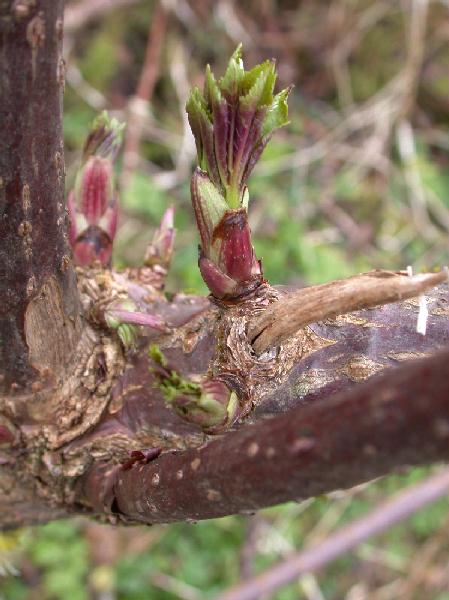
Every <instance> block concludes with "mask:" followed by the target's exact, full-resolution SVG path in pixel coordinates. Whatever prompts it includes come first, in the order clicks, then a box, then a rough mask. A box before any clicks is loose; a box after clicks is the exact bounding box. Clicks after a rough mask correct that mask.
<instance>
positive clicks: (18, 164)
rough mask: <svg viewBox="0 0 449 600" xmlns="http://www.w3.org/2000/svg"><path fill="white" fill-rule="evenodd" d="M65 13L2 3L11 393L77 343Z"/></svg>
mask: <svg viewBox="0 0 449 600" xmlns="http://www.w3.org/2000/svg"><path fill="white" fill-rule="evenodd" d="M62 10H63V1H62V0H57V1H54V0H38V1H37V2H30V1H25V0H22V1H17V0H15V1H9V2H8V1H3V2H1V3H0V97H1V110H0V131H1V136H0V237H1V245H0V270H1V276H0V286H1V287H0V297H1V299H2V301H1V305H0V364H1V365H2V366H1V375H2V381H1V382H0V390H1V391H3V392H5V393H6V392H9V391H10V390H11V386H12V387H13V389H14V390H15V391H18V390H19V389H23V388H24V387H25V386H26V385H28V384H29V383H30V382H31V381H33V380H35V379H36V378H37V377H38V376H39V371H42V370H43V369H45V368H46V367H55V368H56V367H58V366H61V365H63V364H64V363H65V361H66V360H67V358H68V355H69V354H70V352H71V351H72V350H73V347H74V344H75V342H76V331H75V325H74V321H73V319H75V317H76V314H77V305H76V292H75V290H74V277H73V272H72V271H71V269H70V268H69V267H70V252H69V251H68V249H67V242H66V227H65V219H66V214H65V208H64V153H63V146H62V129H61V111H62V92H63V87H64V61H63V59H62V55H61V48H62V36H63V21H62ZM47 303H51V304H52V306H51V307H48V309H47V308H46V307H45V305H46V304H47ZM47 315H48V316H49V317H50V318H48V317H47ZM64 327H65V332H64V339H62V332H63V331H64ZM44 330H46V331H47V333H48V334H49V335H48V339H47V340H42V337H43V336H42V333H43V331H44ZM67 338H68V339H67ZM70 342H72V343H70Z"/></svg>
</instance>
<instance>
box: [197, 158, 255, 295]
mask: <svg viewBox="0 0 449 600" xmlns="http://www.w3.org/2000/svg"><path fill="white" fill-rule="evenodd" d="M191 192H192V202H193V207H194V210H195V217H196V221H197V224H198V229H199V232H200V237H201V248H200V258H199V267H200V271H201V275H202V276H203V279H204V281H205V283H206V284H207V286H208V288H209V289H210V291H211V292H212V294H213V295H214V296H215V297H217V298H229V299H231V298H237V297H238V296H241V295H243V294H245V293H247V292H249V291H251V290H253V289H254V288H255V287H257V286H258V285H259V284H260V283H262V281H263V277H262V270H261V266H260V262H259V261H258V260H257V258H256V256H255V253H254V248H253V246H252V243H251V230H250V228H249V224H248V215H247V211H246V208H239V209H235V210H234V209H229V208H228V206H227V204H226V202H225V200H224V198H223V196H222V195H221V194H220V192H219V191H218V190H217V188H216V187H215V186H214V184H213V183H212V182H211V180H210V179H209V177H208V175H207V174H206V173H205V172H204V171H201V169H196V170H195V172H194V174H193V176H192V185H191Z"/></svg>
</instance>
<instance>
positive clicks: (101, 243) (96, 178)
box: [67, 113, 124, 266]
mask: <svg viewBox="0 0 449 600" xmlns="http://www.w3.org/2000/svg"><path fill="white" fill-rule="evenodd" d="M123 127H124V126H123V125H120V124H119V123H118V122H117V121H116V120H115V119H109V117H108V116H107V114H106V113H103V114H102V115H100V117H98V118H97V119H96V120H95V121H94V123H93V126H92V130H91V132H90V133H89V135H88V137H87V140H86V143H85V146H84V153H83V162H82V165H81V167H80V169H79V171H78V174H77V177H76V183H75V188H74V190H73V191H71V192H70V194H69V197H68V201H67V208H68V212H69V216H70V221H71V224H70V230H69V240H70V244H71V246H72V249H73V255H74V258H75V262H76V263H77V264H78V265H80V266H88V265H90V264H92V263H93V262H95V261H99V262H100V263H101V264H102V265H103V266H109V265H110V262H111V257H112V249H113V242H114V237H115V233H116V229H117V218H118V200H117V189H116V182H115V177H114V172H113V163H114V160H115V158H116V156H117V152H118V149H119V148H120V144H121V139H122V130H123Z"/></svg>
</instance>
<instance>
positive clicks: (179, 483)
mask: <svg viewBox="0 0 449 600" xmlns="http://www.w3.org/2000/svg"><path fill="white" fill-rule="evenodd" d="M448 360H449V351H448V350H446V351H444V352H441V353H439V354H437V355H435V356H433V357H431V358H429V359H425V360H422V361H412V362H410V363H408V364H407V365H404V366H403V367H401V368H399V369H397V370H393V371H389V372H386V373H385V374H383V375H382V376H380V377H376V378H375V379H372V380H371V381H369V382H367V383H365V384H361V385H360V386H357V387H356V388H355V389H353V390H352V391H351V392H348V393H344V394H340V395H338V396H336V397H332V398H329V399H327V400H323V401H320V402H316V403H313V404H310V405H308V406H303V407H298V408H296V409H294V410H290V411H288V412H287V413H285V414H282V415H279V416H276V417H273V418H272V419H268V420H264V421H262V422H260V423H258V424H256V425H253V426H248V427H245V428H242V429H241V430H240V431H237V432H230V433H228V434H226V435H225V436H223V437H222V438H220V439H218V440H216V441H213V442H210V443H209V444H208V445H205V446H202V447H200V448H198V449H192V450H186V451H184V452H178V453H177V452H166V453H164V454H162V456H160V458H158V459H157V460H155V461H153V462H151V463H149V464H142V463H140V464H139V463H136V464H135V465H134V466H133V467H132V468H131V469H130V470H127V471H124V470H122V469H121V467H113V465H107V464H106V463H102V464H99V465H97V466H96V467H95V468H93V469H92V470H91V471H90V473H89V475H88V476H87V477H86V478H85V479H84V482H83V483H80V486H81V489H82V492H81V493H82V495H83V497H84V502H85V503H86V504H87V505H90V506H93V507H94V508H95V509H96V510H104V509H105V508H106V509H108V510H109V511H111V512H113V513H116V514H117V515H119V516H122V517H123V518H124V519H125V520H126V519H131V520H133V521H138V522H143V523H167V522H173V521H179V520H186V519H194V520H196V519H208V518H213V517H220V516H224V515H227V514H234V513H245V512H247V511H255V510H257V509H259V508H262V507H265V506H270V505H273V504H277V503H279V502H284V501H287V500H292V499H296V500H303V499H305V498H308V497H311V496H316V495H318V494H322V493H325V492H330V491H332V490H335V489H338V488H347V487H351V486H353V485H356V484H358V483H361V482H363V481H367V480H369V479H372V478H374V477H378V476H380V475H383V474H385V473H388V472H391V471H392V470H393V469H395V468H397V467H399V466H403V465H417V464H426V463H430V462H434V461H439V460H445V459H447V458H448V457H449V444H448V439H449V398H448V395H447V385H446V381H447V375H446V374H447V364H448ZM355 423H357V427H355V426H354V424H355Z"/></svg>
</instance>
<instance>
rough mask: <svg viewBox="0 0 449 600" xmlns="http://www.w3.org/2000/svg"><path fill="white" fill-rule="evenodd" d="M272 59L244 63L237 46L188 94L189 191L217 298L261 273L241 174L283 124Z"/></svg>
mask: <svg viewBox="0 0 449 600" xmlns="http://www.w3.org/2000/svg"><path fill="white" fill-rule="evenodd" d="M275 82H276V69H275V63H274V61H272V60H267V61H265V62H263V63H262V64H260V65H257V66H255V67H254V68H253V69H251V70H250V71H245V69H244V66H243V62H242V56H241V46H239V47H238V48H237V49H236V51H235V52H234V54H233V55H232V57H231V59H230V61H229V64H228V67H227V69H226V72H225V74H224V76H223V77H222V78H221V79H219V80H218V81H217V80H216V79H215V77H214V75H213V73H212V71H211V69H210V67H209V66H208V67H207V69H206V77H205V83H204V89H203V92H201V91H200V90H199V89H198V88H194V89H193V90H192V92H191V94H190V97H189V99H188V101H187V106H186V108H187V114H188V117H189V123H190V126H191V128H192V132H193V135H194V137H195V143H196V148H197V154H198V163H199V166H198V168H197V169H196V170H195V172H194V174H193V177H192V184H191V194H192V202H193V208H194V211H195V217H196V220H197V224H198V228H199V232H200V238H201V247H200V258H199V266H200V270H201V274H202V276H203V279H204V281H205V282H206V284H207V285H208V287H209V289H210V290H211V292H212V294H213V295H214V296H216V297H217V298H225V299H234V300H235V299H238V298H239V297H240V296H243V295H245V294H247V293H249V292H250V291H252V290H253V289H255V288H256V287H257V286H258V285H260V283H262V281H263V276H262V267H261V263H260V261H259V260H257V258H256V256H255V253H254V249H253V246H252V243H251V231H250V228H249V224H248V214H247V210H248V200H249V194H248V188H247V181H248V177H249V175H250V174H251V172H252V170H253V168H254V166H255V164H256V163H257V161H258V159H259V158H260V156H261V154H262V152H263V149H264V148H265V146H266V145H267V143H268V141H269V140H270V138H271V136H272V134H273V132H274V131H275V130H276V129H278V128H279V127H282V126H283V125H285V124H287V122H288V121H287V117H288V108H287V97H288V94H289V91H290V89H289V88H288V89H285V90H282V91H281V92H279V93H278V94H277V95H274V93H273V92H274V85H275Z"/></svg>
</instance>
